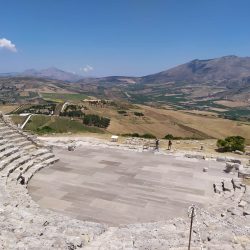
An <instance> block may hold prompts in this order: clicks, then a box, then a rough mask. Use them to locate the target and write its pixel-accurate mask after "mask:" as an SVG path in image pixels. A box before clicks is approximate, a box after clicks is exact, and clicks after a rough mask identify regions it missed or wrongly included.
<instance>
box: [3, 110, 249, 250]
mask: <svg viewBox="0 0 250 250" xmlns="http://www.w3.org/2000/svg"><path fill="white" fill-rule="evenodd" d="M58 160H59V159H57V158H56V157H55V156H54V155H53V153H52V152H51V148H47V147H45V146H43V145H42V144H41V143H40V142H39V141H38V140H37V139H36V138H35V137H34V136H31V135H29V134H27V133H25V132H23V131H22V130H19V129H18V128H17V127H15V126H14V125H12V124H11V122H10V121H9V120H8V119H7V117H5V116H3V115H2V114H1V115H0V179H1V180H0V249H68V250H73V249H89V250H97V249H107V250H109V249H114V250H115V249H162V250H163V249H164V250H165V249H179V250H181V249H187V246H188V236H189V227H190V219H189V218H188V217H187V218H173V219H172V220H168V221H160V222H155V223H144V224H131V225H121V226H119V227H109V226H107V225H103V224H99V223H93V222H86V221H79V220H75V219H71V218H69V217H67V216H64V215H61V214H58V213H55V212H53V211H50V210H47V209H42V208H40V207H39V205H38V204H36V203H35V202H34V201H33V200H32V199H31V197H30V195H29V194H28V191H27V185H28V183H29V180H30V179H31V178H32V176H33V175H34V174H35V173H36V172H37V171H39V170H40V169H42V168H44V167H49V166H51V165H52V164H53V163H55V162H57V161H58ZM233 183H234V185H232V183H231V182H223V186H222V184H221V183H215V187H216V188H215V193H214V200H213V204H211V205H210V207H209V208H208V209H207V210H205V209H203V208H200V207H198V206H194V208H195V217H194V224H193V230H192V240H191V246H192V248H191V249H211V250H215V249H250V247H249V246H250V191H249V189H248V188H247V186H245V185H244V184H243V183H242V180H241V179H240V178H234V180H233ZM51 188H52V189H53V183H51ZM212 188H213V187H211V189H212Z"/></svg>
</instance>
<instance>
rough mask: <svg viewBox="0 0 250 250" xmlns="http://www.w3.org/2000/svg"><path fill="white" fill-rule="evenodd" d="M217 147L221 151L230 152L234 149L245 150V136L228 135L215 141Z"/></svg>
mask: <svg viewBox="0 0 250 250" xmlns="http://www.w3.org/2000/svg"><path fill="white" fill-rule="evenodd" d="M217 147H218V148H219V150H220V151H223V152H232V151H235V150H239V151H243V152H244V151H245V138H243V137H241V136H229V137H226V138H225V139H224V140H222V139H219V140H218V141H217Z"/></svg>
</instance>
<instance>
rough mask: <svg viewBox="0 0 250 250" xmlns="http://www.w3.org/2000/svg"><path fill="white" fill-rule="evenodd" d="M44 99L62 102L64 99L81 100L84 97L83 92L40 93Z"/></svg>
mask: <svg viewBox="0 0 250 250" xmlns="http://www.w3.org/2000/svg"><path fill="white" fill-rule="evenodd" d="M41 95H42V97H43V99H44V100H46V101H52V102H64V101H81V100H84V99H86V97H87V96H86V95H84V94H67V93H41Z"/></svg>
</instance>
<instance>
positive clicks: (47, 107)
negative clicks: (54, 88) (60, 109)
mask: <svg viewBox="0 0 250 250" xmlns="http://www.w3.org/2000/svg"><path fill="white" fill-rule="evenodd" d="M55 108H56V104H53V103H51V104H41V105H33V106H31V107H29V108H25V109H19V110H18V111H17V112H16V113H17V114H20V113H32V114H42V115H50V114H51V112H52V111H53V112H54V111H55Z"/></svg>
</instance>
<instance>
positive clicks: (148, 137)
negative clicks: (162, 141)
mask: <svg viewBox="0 0 250 250" xmlns="http://www.w3.org/2000/svg"><path fill="white" fill-rule="evenodd" d="M141 137H142V138H146V139H156V136H155V135H152V134H149V133H146V134H144V135H141Z"/></svg>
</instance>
